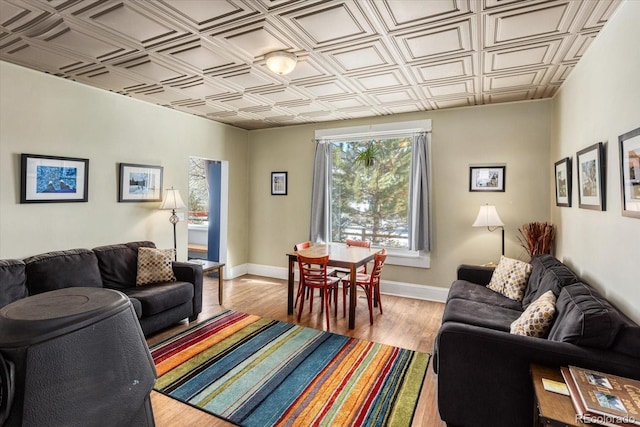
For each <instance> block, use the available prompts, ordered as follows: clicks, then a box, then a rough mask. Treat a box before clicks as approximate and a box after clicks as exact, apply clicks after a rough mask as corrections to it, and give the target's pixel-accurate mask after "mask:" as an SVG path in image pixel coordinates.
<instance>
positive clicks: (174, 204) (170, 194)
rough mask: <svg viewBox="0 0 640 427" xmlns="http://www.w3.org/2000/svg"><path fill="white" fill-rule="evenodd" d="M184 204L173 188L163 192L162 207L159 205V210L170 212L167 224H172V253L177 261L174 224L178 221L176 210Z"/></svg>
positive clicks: (183, 206)
mask: <svg viewBox="0 0 640 427" xmlns="http://www.w3.org/2000/svg"><path fill="white" fill-rule="evenodd" d="M185 207H186V206H185V204H184V202H183V201H182V197H180V192H179V191H178V190H176V189H174V188H173V187H171V188H169V189H168V190H165V191H164V198H163V200H162V205H160V209H163V210H171V216H170V217H169V222H170V223H171V224H173V253H174V255H175V260H176V261H178V248H177V244H176V224H177V223H178V221H180V218H178V215H176V209H183V208H185Z"/></svg>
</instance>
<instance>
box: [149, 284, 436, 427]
mask: <svg viewBox="0 0 640 427" xmlns="http://www.w3.org/2000/svg"><path fill="white" fill-rule="evenodd" d="M224 286H225V288H224V290H225V295H224V298H225V302H224V304H223V305H222V306H220V305H218V282H217V279H215V278H209V277H205V279H204V296H203V310H202V313H200V316H199V317H198V321H203V320H205V319H208V318H209V317H211V316H213V315H215V314H217V313H220V312H222V311H224V310H227V309H231V310H236V311H242V312H245V313H250V314H255V315H258V316H261V317H268V318H270V319H275V320H281V321H284V322H289V323H298V322H297V321H296V316H293V315H292V316H289V315H287V309H286V303H287V283H286V281H285V280H278V279H271V278H266V277H260V276H251V275H246V276H241V277H238V278H236V279H232V280H225V284H224ZM382 303H383V310H384V314H380V313H379V312H378V311H376V312H375V314H374V316H375V317H374V323H373V325H369V313H368V309H367V302H366V298H364V295H361V296H360V297H359V298H358V305H357V307H356V328H355V329H353V330H349V329H348V321H347V319H346V318H345V317H343V316H342V302H341V301H339V306H338V317H337V318H336V317H333V316H332V317H331V332H334V333H338V334H342V335H348V336H352V337H355V338H360V339H364V340H369V341H375V342H380V343H384V344H389V345H394V346H397V347H403V348H407V349H411V350H417V351H421V352H425V353H433V343H434V340H435V337H436V333H437V332H438V328H439V326H440V321H441V319H442V312H443V309H444V304H441V303H436V302H430V301H422V300H415V299H409V298H400V297H394V296H389V295H382ZM319 307H320V305H319V301H317V304H315V303H314V312H313V313H311V314H310V313H309V307H308V304H307V305H305V309H304V311H303V314H302V318H301V319H300V322H299V324H300V325H303V326H308V327H311V328H316V329H325V326H326V325H325V322H324V316H322V315H321V314H320V313H319V311H318V310H319ZM376 310H377V309H376ZM332 314H333V313H332ZM193 324H195V323H192V325H193ZM188 327H189V325H188V324H187V323H186V321H184V322H182V323H179V324H177V325H176V326H174V327H172V328H170V329H167V330H165V331H163V332H161V333H159V334H156V335H154V336H152V337H150V338H149V339H148V340H147V342H148V343H149V345H153V344H154V343H157V342H159V341H161V340H163V339H165V338H168V337H170V336H172V335H173V334H175V333H177V332H179V331H182V330H184V329H186V328H188ZM429 364H430V365H431V361H430V362H429ZM436 385H437V377H436V375H435V374H434V373H433V369H432V367H431V366H429V368H428V372H427V375H426V378H425V382H424V385H423V387H422V393H421V395H420V400H419V402H418V407H417V409H416V414H415V417H414V422H413V425H414V426H429V427H432V426H433V427H438V426H445V423H443V422H442V421H441V420H440V417H439V415H438V405H437V398H436ZM151 402H152V404H153V413H154V417H155V421H156V426H157V427H177V426H196V425H197V426H231V425H233V424H230V423H227V422H225V421H223V420H220V419H218V418H216V417H214V416H211V415H208V414H206V413H205V412H203V411H200V410H197V409H194V408H192V407H190V406H188V405H185V404H182V403H180V402H178V401H176V400H174V399H171V398H169V397H166V396H164V395H162V394H160V393H157V392H155V391H154V392H152V394H151Z"/></svg>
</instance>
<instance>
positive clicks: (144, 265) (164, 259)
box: [136, 247, 176, 286]
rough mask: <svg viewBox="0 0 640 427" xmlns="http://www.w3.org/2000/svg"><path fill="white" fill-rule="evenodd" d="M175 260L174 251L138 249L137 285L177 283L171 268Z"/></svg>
mask: <svg viewBox="0 0 640 427" xmlns="http://www.w3.org/2000/svg"><path fill="white" fill-rule="evenodd" d="M173 258H174V250H173V249H156V248H142V247H141V248H138V274H137V276H136V285H138V286H140V285H146V284H149V283H160V282H175V281H176V276H175V275H174V274H173V269H172V268H171V262H172V261H173Z"/></svg>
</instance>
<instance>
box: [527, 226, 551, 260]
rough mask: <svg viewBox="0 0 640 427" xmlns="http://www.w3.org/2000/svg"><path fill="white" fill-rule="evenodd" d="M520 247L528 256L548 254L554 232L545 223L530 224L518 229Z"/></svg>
mask: <svg viewBox="0 0 640 427" xmlns="http://www.w3.org/2000/svg"><path fill="white" fill-rule="evenodd" d="M518 231H519V232H520V236H518V240H520V245H522V247H523V248H524V249H525V250H526V251H527V253H528V254H529V256H534V255H541V254H550V253H551V249H552V247H553V241H554V239H555V237H556V230H555V227H554V226H553V225H552V224H549V223H546V222H530V223H528V224H524V225H523V226H522V227H520V228H519V229H518Z"/></svg>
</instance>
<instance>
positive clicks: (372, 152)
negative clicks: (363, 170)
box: [354, 141, 380, 168]
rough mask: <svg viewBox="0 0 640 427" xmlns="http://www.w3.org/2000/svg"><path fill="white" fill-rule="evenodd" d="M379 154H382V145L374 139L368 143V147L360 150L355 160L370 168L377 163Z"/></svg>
mask: <svg viewBox="0 0 640 427" xmlns="http://www.w3.org/2000/svg"><path fill="white" fill-rule="evenodd" d="M378 154H380V147H378V146H377V145H375V143H374V142H373V141H372V142H369V143H368V144H367V147H366V148H364V149H362V150H360V151H358V155H357V156H356V158H355V161H354V162H355V163H356V164H361V165H363V166H365V167H368V168H369V167H371V166H373V164H374V163H375V161H376V157H377V156H378Z"/></svg>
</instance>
